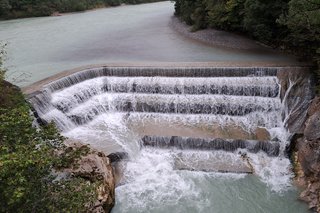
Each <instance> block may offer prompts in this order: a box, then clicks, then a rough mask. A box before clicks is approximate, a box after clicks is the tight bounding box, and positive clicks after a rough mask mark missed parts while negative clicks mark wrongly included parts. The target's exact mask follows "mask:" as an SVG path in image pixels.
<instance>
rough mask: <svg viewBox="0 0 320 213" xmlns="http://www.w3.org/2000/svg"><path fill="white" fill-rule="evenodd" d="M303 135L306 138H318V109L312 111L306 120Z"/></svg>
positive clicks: (319, 120)
mask: <svg viewBox="0 0 320 213" xmlns="http://www.w3.org/2000/svg"><path fill="white" fill-rule="evenodd" d="M304 135H305V137H306V139H307V140H316V139H318V138H320V111H317V112H316V113H314V114H313V115H312V116H311V117H310V118H309V119H308V121H307V122H306V128H305V129H304Z"/></svg>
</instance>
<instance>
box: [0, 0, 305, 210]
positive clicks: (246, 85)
mask: <svg viewBox="0 0 320 213" xmlns="http://www.w3.org/2000/svg"><path fill="white" fill-rule="evenodd" d="M173 10H174V9H173V4H172V3H170V2H161V3H154V4H144V5H136V6H121V7H116V8H107V9H99V10H96V11H90V12H84V13H76V14H70V15H63V16H60V17H43V18H29V19H19V20H10V21H1V22H0V40H1V41H5V42H7V43H8V48H7V50H8V61H7V63H6V64H7V66H8V68H9V69H10V72H9V77H11V78H12V77H14V76H19V75H20V74H19V73H26V74H28V75H30V77H28V78H27V79H26V81H23V82H19V83H18V84H19V85H20V86H25V85H30V84H31V83H33V82H35V81H38V80H41V79H43V78H45V77H49V76H51V75H53V74H56V73H59V72H61V71H62V70H66V69H72V68H75V67H79V66H82V65H90V64H100V63H108V62H148V63H150V62H209V61H228V62H253V61H254V62H288V61H291V60H292V59H291V58H288V57H286V56H283V55H275V54H272V53H270V52H261V51H260V52H259V53H258V52H249V51H240V50H231V49H224V48H214V47H209V46H206V45H204V44H202V43H199V42H196V41H193V40H190V39H187V38H184V37H182V36H181V35H179V34H177V33H176V32H175V31H174V30H173V29H171V28H170V26H169V23H170V20H171V16H172V14H173ZM98 71H99V70H95V71H93V72H98ZM254 72H256V70H255V71H254ZM258 72H259V70H258ZM182 73H187V72H182ZM196 73H197V74H198V73H199V72H196ZM80 75H81V74H80ZM83 75H85V73H84V74H83ZM25 77H26V76H22V77H20V78H19V79H18V80H25ZM193 77H194V76H178V77H177V76H176V77H172V76H167V75H165V74H163V76H162V77H161V78H160V77H159V78H153V77H150V78H149V77H147V78H145V76H143V75H141V76H140V77H139V76H125V75H124V76H122V77H119V76H115V77H113V76H103V77H102V76H100V77H99V78H98V77H97V78H93V79H87V80H86V81H83V82H77V83H76V84H75V85H68V87H65V88H62V87H60V88H58V87H57V88H56V89H52V91H50V92H49V93H48V94H47V95H48V96H49V97H46V98H48V99H45V98H44V99H39V100H37V101H39V106H42V108H41V107H39V108H41V110H43V111H42V113H43V118H44V119H48V120H50V119H53V120H54V119H56V121H57V123H58V126H59V125H60V129H62V131H63V135H65V136H67V137H70V138H74V139H78V140H81V141H84V142H87V143H91V145H93V146H94V147H96V148H98V149H100V150H103V151H106V152H108V151H110V150H111V149H117V148H118V147H122V148H125V149H126V151H131V152H132V153H131V154H132V159H131V160H130V161H129V162H128V163H127V164H126V171H125V172H124V178H125V181H124V183H123V184H122V185H120V186H119V187H117V188H116V206H115V208H114V209H113V211H112V212H113V213H124V212H128V213H135V212H145V213H149V212H152V213H153V212H156V213H167V212H177V213H180V212H181V213H194V212H201V213H209V212H213V213H225V212H226V213H229V212H237V213H257V212H265V213H269V212H270V213H271V212H272V213H277V212H281V213H303V212H308V211H307V206H306V204H304V203H302V202H300V201H298V191H299V190H298V189H297V188H296V187H294V186H293V185H292V181H291V178H292V175H293V174H292V172H291V171H290V169H291V166H290V162H289V159H287V158H286V157H284V155H283V152H282V153H281V154H280V155H279V156H278V157H270V156H267V155H266V153H263V152H259V153H258V154H256V153H248V156H249V158H250V160H251V163H252V164H253V166H254V170H255V174H254V175H247V174H223V173H215V172H208V173H206V172H199V171H182V170H179V169H177V168H176V166H175V161H176V159H177V158H183V159H187V160H189V162H192V161H195V162H196V161H199V162H208V163H210V162H215V161H216V160H219V159H222V160H224V161H226V160H227V161H228V163H230V162H233V161H234V162H236V161H239V159H240V155H239V153H238V150H237V151H235V152H223V151H221V152H220V151H205V150H202V151H180V150H171V151H168V150H164V149H157V148H145V149H142V150H139V148H140V147H139V145H138V143H139V142H140V141H139V139H140V138H141V136H143V134H146V132H147V133H148V132H149V133H150V134H155V133H159V131H160V130H163V131H165V132H162V133H161V134H163V135H165V133H167V134H169V135H172V134H177V132H179V133H180V134H181V136H189V135H188V134H190V136H199V137H200V136H204V135H207V136H208V137H212V134H213V133H212V130H213V129H216V125H219V126H231V125H234V124H237V125H238V126H240V127H241V128H242V129H244V130H249V129H254V128H258V127H261V126H262V127H263V128H266V129H271V130H272V131H274V132H277V133H279V125H281V122H282V121H281V116H280V108H281V103H280V100H279V96H278V95H279V94H278V93H279V86H278V81H277V79H276V77H275V76H274V75H271V74H270V76H269V75H266V76H264V75H261V74H260V75H257V76H254V75H249V74H248V75H245V76H238V75H237V76H233V77H232V76H211V78H208V76H202V77H201V76H196V77H197V80H196V81H195V80H194V79H193ZM57 85H58V86H59V82H58V83H57ZM206 85H207V87H205V88H204V87H203V86H206ZM212 85H215V86H216V87H214V88H213V86H212ZM225 88H226V89H225ZM205 89H207V90H208V91H209V90H210V92H208V91H207V90H205ZM155 91H156V92H155ZM132 93H135V94H134V95H132ZM213 95H214V96H213ZM207 96H208V97H207ZM211 97H214V98H211ZM226 97H228V98H226ZM200 99H201V100H202V99H205V101H204V103H208V104H207V105H210V106H211V107H212V106H217V109H221V108H223V109H228V110H226V111H223V112H220V111H219V110H215V108H212V109H211V110H208V109H207V108H208V107H207V106H198V105H197V103H198V102H199V100H200ZM47 100H49V103H46V104H43V105H41V103H43V102H41V101H47ZM241 101H242V102H241ZM40 102H41V103H40ZM243 102H245V103H243ZM139 104H140V105H139ZM35 105H36V103H34V106H35ZM124 105H128V107H126V108H122V107H123V106H124ZM238 105H240V106H238ZM244 105H246V106H245V109H242V108H241V106H244ZM106 106H107V107H106ZM129 106H130V107H129ZM146 106H148V107H149V108H148V107H146ZM163 106H167V108H166V109H167V110H166V111H165V112H163V111H161V110H159V109H163ZM172 106H174V107H172ZM181 106H183V107H184V108H183V107H181ZM221 106H227V107H229V108H227V107H221ZM265 106H268V107H269V108H266V109H265V108H264V107H265ZM182 109H183V111H181V112H180V111H179V110H182ZM41 110H39V111H38V112H40V111H41ZM173 111H174V112H175V113H173ZM218 112H219V113H218ZM256 112H257V113H256ZM261 112H262V113H261ZM197 113H199V114H197ZM40 115H41V113H40ZM71 118H72V119H74V120H72V119H71ZM168 126H170V128H168ZM165 127H166V128H167V129H166V128H165ZM168 129H170V130H168ZM170 131H171V132H170ZM282 133H283V132H281V131H280V134H282ZM221 134H222V133H221ZM283 134H285V133H283ZM114 142H117V143H116V144H111V143H114ZM115 146H116V148H115ZM281 146H284V144H282V145H281ZM282 148H283V147H282ZM282 151H283V150H282Z"/></svg>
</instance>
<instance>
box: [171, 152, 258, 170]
mask: <svg viewBox="0 0 320 213" xmlns="http://www.w3.org/2000/svg"><path fill="white" fill-rule="evenodd" d="M174 168H175V169H177V170H189V171H203V172H220V173H244V174H252V173H253V172H254V171H253V168H252V166H251V165H250V164H249V159H248V158H247V157H246V156H244V155H243V156H241V155H237V154H236V155H235V154H233V153H226V152H222V151H214V152H212V153H208V152H201V151H197V152H192V151H191V152H190V151H184V152H180V153H179V154H177V155H176V157H175V160H174Z"/></svg>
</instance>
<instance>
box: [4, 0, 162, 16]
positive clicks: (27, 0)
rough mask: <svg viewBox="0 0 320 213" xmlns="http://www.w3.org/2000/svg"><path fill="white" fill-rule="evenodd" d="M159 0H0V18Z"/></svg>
mask: <svg viewBox="0 0 320 213" xmlns="http://www.w3.org/2000/svg"><path fill="white" fill-rule="evenodd" d="M157 1H161V0H0V18H5V19H8V18H21V17H32V16H48V15H51V14H53V13H55V12H60V13H65V12H74V11H83V10H88V9H93V8H99V7H108V6H117V5H120V4H123V3H125V4H140V3H148V2H157Z"/></svg>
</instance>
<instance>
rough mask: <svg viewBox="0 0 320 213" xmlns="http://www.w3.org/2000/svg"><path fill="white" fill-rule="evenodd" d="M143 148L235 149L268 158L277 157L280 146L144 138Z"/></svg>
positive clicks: (277, 144) (174, 137)
mask: <svg viewBox="0 0 320 213" xmlns="http://www.w3.org/2000/svg"><path fill="white" fill-rule="evenodd" d="M142 145H143V146H151V147H157V148H176V149H181V150H224V151H229V152H234V151H236V150H237V149H246V150H248V151H249V152H252V153H257V152H259V151H263V152H265V153H267V154H268V155H269V156H278V155H279V149H280V144H279V143H278V142H272V141H255V140H230V139H218V138H216V139H201V138H186V137H178V136H172V137H163V136H144V137H143V138H142Z"/></svg>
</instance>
